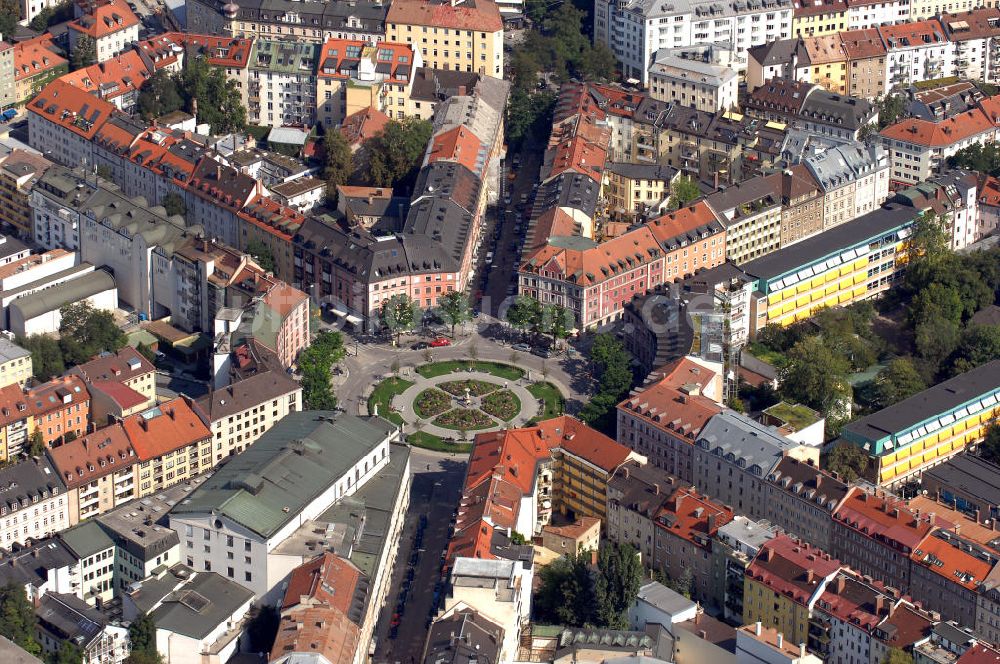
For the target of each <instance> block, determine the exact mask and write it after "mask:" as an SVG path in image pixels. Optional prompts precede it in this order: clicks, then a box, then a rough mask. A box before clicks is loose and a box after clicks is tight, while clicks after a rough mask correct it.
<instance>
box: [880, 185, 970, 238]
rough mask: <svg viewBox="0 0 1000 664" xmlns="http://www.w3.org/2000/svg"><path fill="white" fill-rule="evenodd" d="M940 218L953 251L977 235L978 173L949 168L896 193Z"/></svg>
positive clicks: (897, 199)
mask: <svg viewBox="0 0 1000 664" xmlns="http://www.w3.org/2000/svg"><path fill="white" fill-rule="evenodd" d="M894 200H896V201H899V202H900V203H903V204H905V205H912V206H913V207H915V208H919V209H920V210H923V211H924V212H925V213H933V214H935V215H937V217H938V218H939V219H940V220H941V222H942V223H943V224H944V227H945V233H946V234H947V236H948V242H949V244H950V245H951V249H952V251H959V250H961V249H965V248H966V247H967V246H969V245H970V244H972V243H974V242H976V240H977V239H978V238H979V237H980V236H979V231H980V226H979V223H978V220H979V218H980V216H979V212H978V207H979V198H978V189H977V176H976V175H975V174H973V173H970V172H968V171H961V170H957V169H956V170H949V171H947V172H945V173H943V174H941V175H937V176H934V177H932V178H930V179H928V180H927V181H925V182H921V183H920V184H917V185H914V186H912V187H908V188H906V189H903V190H901V191H898V192H897V193H896V197H895V199H894Z"/></svg>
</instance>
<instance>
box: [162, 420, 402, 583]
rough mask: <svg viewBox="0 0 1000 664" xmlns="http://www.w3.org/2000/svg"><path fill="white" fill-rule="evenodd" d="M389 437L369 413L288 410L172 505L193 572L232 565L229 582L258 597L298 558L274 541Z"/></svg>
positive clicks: (336, 492)
mask: <svg viewBox="0 0 1000 664" xmlns="http://www.w3.org/2000/svg"><path fill="white" fill-rule="evenodd" d="M209 439H211V435H210V434H209ZM397 440H399V432H398V430H397V429H396V428H395V427H394V426H393V425H391V424H390V423H388V422H386V421H385V420H381V419H379V418H377V417H372V418H367V419H362V418H356V417H351V416H348V415H344V414H340V415H336V416H334V414H333V413H325V412H317V411H310V412H300V413H291V414H289V415H288V416H286V417H285V418H284V419H282V420H281V421H280V422H279V423H278V424H277V425H275V426H273V427H272V428H271V429H270V430H268V431H267V432H266V433H265V434H264V435H262V436H261V437H260V438H258V439H257V441H256V442H255V443H253V444H252V445H251V446H250V449H248V450H246V451H245V452H244V453H243V454H240V455H237V456H236V457H234V458H233V459H232V460H230V461H229V463H227V464H224V465H223V466H222V467H221V468H220V469H219V470H217V471H216V472H215V474H214V475H212V477H211V478H209V479H208V480H206V481H205V482H203V483H202V484H201V486H199V487H198V488H197V489H195V491H194V492H193V493H192V494H191V495H190V496H189V499H188V500H186V501H184V502H182V503H180V504H178V505H176V506H174V508H173V509H172V510H171V512H170V514H169V517H168V518H169V522H170V528H171V529H173V530H175V531H176V532H177V534H178V536H179V537H180V539H181V555H182V556H183V557H184V558H185V559H186V561H187V563H188V566H189V567H191V568H193V569H196V570H199V571H216V570H219V571H220V573H221V571H226V570H227V568H228V567H233V568H234V575H233V579H234V580H235V581H236V582H238V583H239V584H240V585H242V586H244V587H245V588H247V589H249V590H251V591H252V592H253V594H254V595H255V596H257V597H264V596H265V595H266V594H267V593H268V591H270V590H271V589H272V588H273V587H274V586H276V585H277V584H278V583H279V582H280V581H281V580H282V579H284V578H285V576H286V574H288V572H290V571H291V569H292V568H294V567H295V566H297V565H298V564H299V563H300V562H301V558H299V559H298V560H297V561H295V558H296V556H279V554H278V553H276V552H274V549H275V547H277V545H278V544H279V543H281V542H282V541H284V540H285V539H286V538H288V537H289V536H290V535H291V534H292V533H293V532H294V531H295V530H296V529H298V528H299V526H301V525H303V524H304V523H305V522H306V521H308V520H309V519H314V518H317V517H319V516H320V515H321V514H323V513H324V512H325V511H326V510H327V509H328V508H330V507H331V506H332V505H334V504H336V503H337V502H338V501H341V500H342V499H343V498H345V497H347V496H351V495H352V494H355V493H356V492H358V491H359V489H361V488H362V487H364V485H365V484H367V483H368V482H369V481H370V480H372V479H373V478H375V477H377V476H378V474H379V470H380V469H382V468H383V467H384V466H386V465H388V464H389V456H390V455H389V451H390V450H389V448H390V446H391V443H393V442H395V441H397ZM233 486H235V487H237V488H236V489H233V488H231V487H233ZM293 488H294V491H292V489H293ZM234 491H235V493H234ZM285 508H287V509H285ZM286 566H287V567H286Z"/></svg>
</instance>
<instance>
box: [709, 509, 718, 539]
mask: <svg viewBox="0 0 1000 664" xmlns="http://www.w3.org/2000/svg"><path fill="white" fill-rule="evenodd" d="M716 520H717V515H716V514H714V513H713V514H709V515H708V534H709V535H711V534H712V531H714V530H715V522H716Z"/></svg>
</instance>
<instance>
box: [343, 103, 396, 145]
mask: <svg viewBox="0 0 1000 664" xmlns="http://www.w3.org/2000/svg"><path fill="white" fill-rule="evenodd" d="M389 122H391V120H390V119H389V116H388V115H386V114H385V113H383V112H382V111H380V110H378V109H377V108H375V107H374V106H369V107H368V108H363V109H361V110H360V111H355V112H354V113H351V114H350V115H348V116H347V117H346V118H344V121H343V123H341V125H340V133H341V135H342V136H343V137H344V138H345V139H346V140H347V142H348V143H349V144H351V145H360V144H361V143H364V142H365V141H366V140H368V139H369V138H371V137H372V136H377V135H378V134H381V133H382V130H383V129H385V126H386V125H387V124H389Z"/></svg>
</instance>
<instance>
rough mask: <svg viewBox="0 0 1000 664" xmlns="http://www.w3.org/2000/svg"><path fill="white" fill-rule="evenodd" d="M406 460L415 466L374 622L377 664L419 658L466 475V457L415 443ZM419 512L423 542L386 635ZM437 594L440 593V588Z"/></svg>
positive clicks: (401, 663) (405, 662) (404, 663)
mask: <svg viewBox="0 0 1000 664" xmlns="http://www.w3.org/2000/svg"><path fill="white" fill-rule="evenodd" d="M410 466H411V468H412V471H413V486H412V488H411V489H410V508H409V510H408V511H407V515H406V523H405V525H404V526H403V531H402V533H401V534H400V544H399V553H398V554H397V556H396V564H395V566H394V568H393V571H392V583H391V585H390V586H389V595H388V597H387V598H386V603H385V606H384V607H383V609H382V611H381V613H380V615H379V620H378V624H377V625H376V627H375V634H376V648H375V657H374V659H373V660H372V661H373V662H375V663H376V664H396V663H399V664H410V663H411V662H419V661H421V659H422V654H423V650H424V644H425V642H426V640H427V631H428V624H429V619H430V618H431V617H432V616H433V615H436V613H437V606H434V605H433V601H434V588H435V585H436V584H438V583H439V582H441V581H442V579H441V562H442V559H441V556H442V554H443V553H444V551H445V548H446V546H447V544H448V528H449V526H450V522H451V515H452V512H453V511H454V510H455V508H456V506H457V505H458V500H459V497H460V494H461V488H462V482H463V480H464V479H465V468H466V461H465V458H464V457H453V456H451V455H447V454H440V453H436V452H429V451H427V450H421V449H418V448H414V449H413V453H412V456H411V458H410ZM421 515H424V516H426V517H427V522H426V523H427V525H426V527H425V528H424V535H423V542H422V547H421V548H420V551H419V553H418V558H417V561H416V564H415V565H414V566H413V580H412V581H411V585H410V589H409V591H408V593H407V599H406V601H405V606H404V610H403V613H402V615H401V616H400V622H399V627H398V628H397V631H396V634H395V636H394V637H393V638H389V630H390V625H391V623H392V619H393V615H394V614H395V613H396V609H397V605H398V602H399V598H400V592H401V589H402V588H403V583H404V581H405V579H406V577H407V570H408V569H409V562H410V556H411V555H412V553H413V551H414V538H415V536H416V533H417V529H418V527H419V524H420V516H421ZM441 587H443V583H442V586H441ZM441 595H442V596H443V591H442V593H441Z"/></svg>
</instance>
